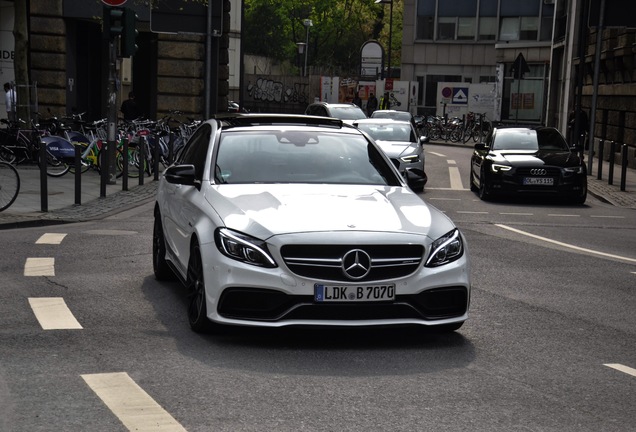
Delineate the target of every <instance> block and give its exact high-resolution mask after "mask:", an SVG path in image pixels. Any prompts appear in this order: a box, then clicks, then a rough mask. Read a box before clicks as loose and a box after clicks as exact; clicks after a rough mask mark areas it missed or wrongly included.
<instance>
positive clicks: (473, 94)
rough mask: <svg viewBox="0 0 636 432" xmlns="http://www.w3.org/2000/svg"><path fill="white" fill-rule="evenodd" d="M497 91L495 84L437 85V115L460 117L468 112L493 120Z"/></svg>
mask: <svg viewBox="0 0 636 432" xmlns="http://www.w3.org/2000/svg"><path fill="white" fill-rule="evenodd" d="M496 100H497V90H496V87H495V84H494V83H492V84H471V83H457V82H440V83H437V115H439V116H443V115H447V116H449V117H461V116H464V115H466V114H468V113H469V112H474V113H479V114H486V116H487V117H488V118H490V119H494V118H495V112H496V107H495V105H496Z"/></svg>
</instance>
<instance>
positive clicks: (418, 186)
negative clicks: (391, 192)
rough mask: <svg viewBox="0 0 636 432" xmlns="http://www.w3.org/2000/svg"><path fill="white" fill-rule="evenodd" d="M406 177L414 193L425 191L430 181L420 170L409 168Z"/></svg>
mask: <svg viewBox="0 0 636 432" xmlns="http://www.w3.org/2000/svg"><path fill="white" fill-rule="evenodd" d="M404 175H405V176H406V183H407V184H408V185H409V187H410V188H411V189H413V190H414V191H421V190H422V189H424V185H425V184H426V182H427V181H428V176H427V175H426V173H425V172H424V171H423V170H421V169H418V168H407V169H406V172H405V173H404Z"/></svg>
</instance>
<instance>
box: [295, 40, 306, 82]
mask: <svg viewBox="0 0 636 432" xmlns="http://www.w3.org/2000/svg"><path fill="white" fill-rule="evenodd" d="M296 45H297V46H298V69H299V70H300V76H301V77H303V76H305V72H304V70H303V64H302V60H301V59H302V55H303V53H304V52H305V47H306V45H307V44H306V43H305V42H296ZM305 67H307V63H305Z"/></svg>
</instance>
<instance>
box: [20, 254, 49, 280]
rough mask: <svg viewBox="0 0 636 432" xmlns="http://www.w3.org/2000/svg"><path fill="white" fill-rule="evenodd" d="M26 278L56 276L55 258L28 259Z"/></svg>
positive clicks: (25, 265)
mask: <svg viewBox="0 0 636 432" xmlns="http://www.w3.org/2000/svg"><path fill="white" fill-rule="evenodd" d="M24 275H25V276H55V258H27V259H26V263H24Z"/></svg>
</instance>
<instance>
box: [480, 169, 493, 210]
mask: <svg viewBox="0 0 636 432" xmlns="http://www.w3.org/2000/svg"><path fill="white" fill-rule="evenodd" d="M478 193H479V199H481V200H482V201H488V200H489V199H490V198H491V195H492V194H491V192H490V187H489V186H488V184H487V183H486V170H485V169H484V166H483V164H482V166H481V171H480V174H479V192H478Z"/></svg>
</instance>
